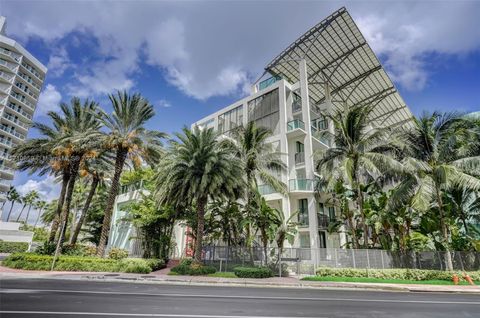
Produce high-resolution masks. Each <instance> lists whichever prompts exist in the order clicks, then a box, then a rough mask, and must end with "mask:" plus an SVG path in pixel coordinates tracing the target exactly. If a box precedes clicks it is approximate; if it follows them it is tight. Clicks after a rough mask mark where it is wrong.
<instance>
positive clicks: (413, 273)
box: [317, 267, 480, 281]
mask: <svg viewBox="0 0 480 318" xmlns="http://www.w3.org/2000/svg"><path fill="white" fill-rule="evenodd" d="M467 273H468V275H470V277H471V278H472V279H473V280H480V271H476V272H467ZM453 274H457V275H459V276H460V277H461V276H462V274H463V272H461V271H458V272H457V271H453V272H449V271H438V270H423V269H383V270H381V269H368V270H367V269H356V268H328V267H321V268H318V269H317V275H318V276H323V277H327V276H328V277H355V278H362V277H370V278H380V279H402V280H416V281H422V280H448V281H450V280H452V275H453Z"/></svg>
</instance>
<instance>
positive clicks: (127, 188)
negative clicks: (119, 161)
mask: <svg viewBox="0 0 480 318" xmlns="http://www.w3.org/2000/svg"><path fill="white" fill-rule="evenodd" d="M142 188H143V181H137V182H134V183H130V184H125V185H122V186H121V187H120V194H125V193H128V192H133V191H136V190H140V189H142Z"/></svg>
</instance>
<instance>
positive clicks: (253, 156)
mask: <svg viewBox="0 0 480 318" xmlns="http://www.w3.org/2000/svg"><path fill="white" fill-rule="evenodd" d="M271 135H272V132H271V131H270V130H269V129H268V128H265V127H257V125H256V124H255V122H253V121H251V122H249V123H248V124H247V125H246V126H245V127H243V126H240V127H238V128H237V129H236V130H234V132H233V137H234V139H235V141H236V142H235V146H236V149H235V150H236V153H237V156H238V157H239V158H240V160H241V161H242V162H243V164H244V165H243V166H244V173H245V176H246V182H247V191H246V192H245V194H246V198H245V199H246V205H245V209H246V211H247V217H248V218H250V219H251V220H255V217H256V215H257V214H258V213H259V210H258V207H259V206H260V202H254V200H255V198H257V199H258V196H256V194H257V192H258V181H261V182H262V183H264V184H266V185H268V186H271V187H272V188H273V189H275V190H276V191H278V192H280V193H286V185H285V184H284V183H283V182H282V181H281V180H279V179H278V178H277V177H276V176H275V174H278V173H280V172H283V171H285V170H286V165H285V163H284V162H283V161H282V158H281V153H279V152H277V151H275V150H274V149H273V145H272V144H271V143H268V142H267V139H268V137H270V136H271ZM257 201H258V200H257ZM255 207H257V208H255ZM246 230H247V242H246V243H247V246H248V247H249V248H251V247H252V244H253V233H252V229H251V222H248V224H247V228H246ZM250 256H251V260H252V261H253V252H252V251H251V252H250Z"/></svg>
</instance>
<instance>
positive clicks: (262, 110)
mask: <svg viewBox="0 0 480 318" xmlns="http://www.w3.org/2000/svg"><path fill="white" fill-rule="evenodd" d="M278 100H279V97H278V89H275V90H273V91H271V92H268V93H267V94H264V95H262V96H260V97H257V98H255V99H253V100H251V101H249V102H248V120H249V121H254V122H255V124H256V125H257V126H258V127H266V128H268V129H270V130H271V131H272V133H273V134H278V133H279V132H280V131H279V126H278V125H279V119H280V115H279V114H280V113H279V105H278Z"/></svg>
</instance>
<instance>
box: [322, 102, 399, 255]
mask: <svg viewBox="0 0 480 318" xmlns="http://www.w3.org/2000/svg"><path fill="white" fill-rule="evenodd" d="M372 110H373V107H371V106H367V107H365V106H362V107H359V106H357V107H350V108H348V109H346V110H337V111H335V112H334V113H333V115H327V117H328V118H330V120H331V121H332V123H333V125H334V131H335V135H334V146H333V147H331V148H329V149H327V150H326V151H324V152H322V153H320V154H319V158H318V161H317V165H316V169H317V172H318V173H319V174H320V175H322V176H323V177H324V178H326V179H328V180H331V181H332V182H335V181H336V180H338V179H340V180H342V181H343V182H345V183H347V184H348V185H349V186H350V187H351V189H354V191H355V193H356V201H357V207H358V210H359V214H360V217H361V223H362V225H363V237H364V243H363V245H364V247H365V248H368V225H367V222H366V215H365V211H364V207H363V205H364V193H363V191H362V184H365V183H367V182H369V181H371V180H372V179H376V178H378V177H380V176H382V175H384V174H385V173H387V172H388V171H392V170H394V171H402V166H401V164H400V162H398V161H397V160H396V159H395V156H394V154H395V151H396V150H397V149H398V148H397V145H396V144H395V143H394V141H395V140H394V139H392V138H391V137H392V134H391V131H390V130H389V129H387V128H373V127H371V126H370V125H369V116H370V114H371V112H372ZM356 247H357V248H358V246H356Z"/></svg>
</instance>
